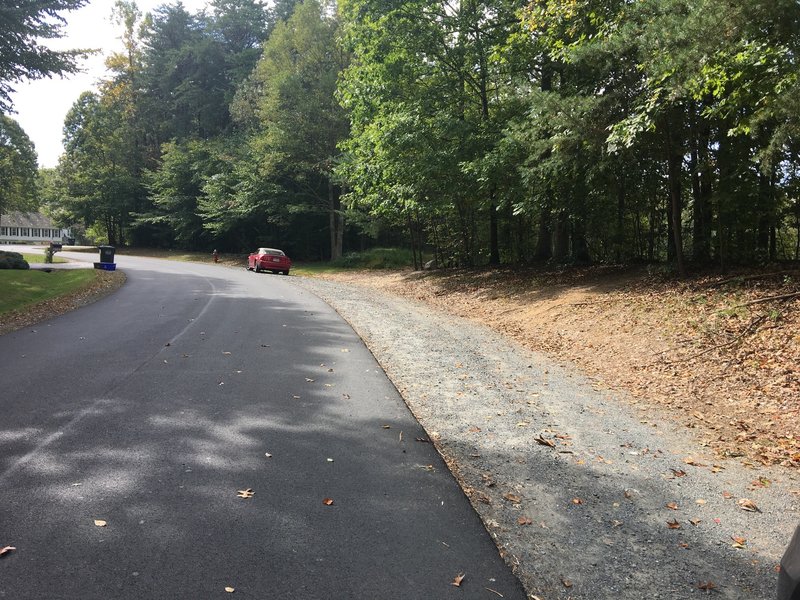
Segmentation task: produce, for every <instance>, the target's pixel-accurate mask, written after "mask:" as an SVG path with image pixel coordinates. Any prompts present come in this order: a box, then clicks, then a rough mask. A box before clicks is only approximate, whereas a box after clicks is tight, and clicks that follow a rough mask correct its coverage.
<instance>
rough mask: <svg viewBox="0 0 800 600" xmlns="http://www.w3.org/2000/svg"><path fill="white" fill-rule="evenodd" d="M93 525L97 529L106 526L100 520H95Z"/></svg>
mask: <svg viewBox="0 0 800 600" xmlns="http://www.w3.org/2000/svg"><path fill="white" fill-rule="evenodd" d="M94 524H95V525H97V526H98V527H105V526H106V525H108V523H106V522H105V521H103V520H102V519H95V520H94Z"/></svg>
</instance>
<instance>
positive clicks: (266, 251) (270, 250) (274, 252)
mask: <svg viewBox="0 0 800 600" xmlns="http://www.w3.org/2000/svg"><path fill="white" fill-rule="evenodd" d="M258 253H259V254H269V255H270V256H286V255H285V254H284V253H283V251H282V250H275V249H273V248H259V249H258Z"/></svg>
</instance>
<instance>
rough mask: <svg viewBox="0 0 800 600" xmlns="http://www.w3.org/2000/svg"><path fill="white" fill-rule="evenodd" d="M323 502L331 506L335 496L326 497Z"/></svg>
mask: <svg viewBox="0 0 800 600" xmlns="http://www.w3.org/2000/svg"><path fill="white" fill-rule="evenodd" d="M322 503H323V504H324V505H325V506H330V505H331V504H333V498H325V499H324V500H323V501H322Z"/></svg>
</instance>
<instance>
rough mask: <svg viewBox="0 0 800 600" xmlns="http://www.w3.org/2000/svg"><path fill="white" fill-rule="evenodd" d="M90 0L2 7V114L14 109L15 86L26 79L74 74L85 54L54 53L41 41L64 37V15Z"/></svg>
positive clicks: (34, 0) (28, 0) (27, 0)
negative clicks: (13, 94) (78, 62)
mask: <svg viewBox="0 0 800 600" xmlns="http://www.w3.org/2000/svg"><path fill="white" fill-rule="evenodd" d="M87 2H88V0H21V1H16V2H4V3H3V4H2V5H0V24H2V32H3V35H2V39H0V112H7V111H10V110H11V108H12V102H11V93H12V92H13V91H14V88H13V84H14V83H16V82H19V81H22V80H25V79H41V78H43V77H52V76H53V75H64V74H67V73H75V72H76V71H77V70H78V65H77V62H76V61H77V59H78V58H80V57H82V56H84V55H85V52H82V51H78V50H67V51H64V50H53V49H52V48H50V47H48V46H47V45H46V44H44V43H42V40H48V39H50V40H51V39H57V38H60V37H61V36H62V35H63V29H62V27H63V26H64V23H65V20H64V17H63V15H62V14H61V13H62V12H65V11H70V10H76V9H78V8H80V7H81V6H83V5H84V4H86V3H87Z"/></svg>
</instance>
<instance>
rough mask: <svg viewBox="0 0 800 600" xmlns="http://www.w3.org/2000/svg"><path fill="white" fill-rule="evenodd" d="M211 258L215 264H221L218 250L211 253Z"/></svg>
mask: <svg viewBox="0 0 800 600" xmlns="http://www.w3.org/2000/svg"><path fill="white" fill-rule="evenodd" d="M211 256H213V257H214V262H215V263H218V262H219V252H217V251H216V249H215V250H214V251H213V252H212V253H211Z"/></svg>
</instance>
